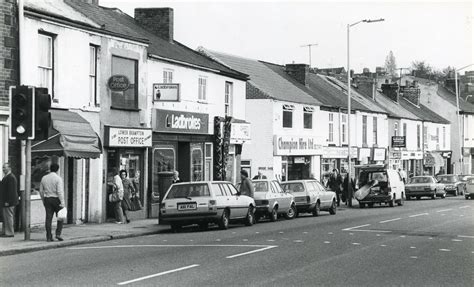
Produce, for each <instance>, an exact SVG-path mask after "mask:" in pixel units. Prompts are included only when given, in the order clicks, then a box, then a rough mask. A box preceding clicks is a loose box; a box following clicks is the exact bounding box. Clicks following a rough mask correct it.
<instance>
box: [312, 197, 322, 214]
mask: <svg viewBox="0 0 474 287" xmlns="http://www.w3.org/2000/svg"><path fill="white" fill-rule="evenodd" d="M320 212H321V204H320V203H319V201H318V202H316V205H315V206H314V210H313V216H319V213H320Z"/></svg>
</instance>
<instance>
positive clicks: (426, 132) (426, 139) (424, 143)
mask: <svg viewBox="0 0 474 287" xmlns="http://www.w3.org/2000/svg"><path fill="white" fill-rule="evenodd" d="M423 146H424V148H425V149H427V148H428V127H425V126H424V127H423Z"/></svg>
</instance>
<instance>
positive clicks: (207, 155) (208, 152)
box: [204, 143, 213, 181]
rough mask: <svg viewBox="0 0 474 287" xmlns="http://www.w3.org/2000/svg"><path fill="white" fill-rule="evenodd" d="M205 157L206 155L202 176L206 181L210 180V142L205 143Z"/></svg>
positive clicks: (211, 167)
mask: <svg viewBox="0 0 474 287" xmlns="http://www.w3.org/2000/svg"><path fill="white" fill-rule="evenodd" d="M205 157H206V165H205V169H206V170H205V171H204V176H205V180H206V181H210V180H212V179H213V178H212V170H213V166H212V143H206V144H205Z"/></svg>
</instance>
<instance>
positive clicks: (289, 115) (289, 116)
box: [283, 105, 295, 128]
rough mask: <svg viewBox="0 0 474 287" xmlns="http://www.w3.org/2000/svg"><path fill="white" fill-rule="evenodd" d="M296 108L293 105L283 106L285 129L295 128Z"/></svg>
mask: <svg viewBox="0 0 474 287" xmlns="http://www.w3.org/2000/svg"><path fill="white" fill-rule="evenodd" d="M294 109H295V107H294V106H293V105H283V127H284V128H292V127H293V110H294Z"/></svg>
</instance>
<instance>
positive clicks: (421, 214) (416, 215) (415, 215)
mask: <svg viewBox="0 0 474 287" xmlns="http://www.w3.org/2000/svg"><path fill="white" fill-rule="evenodd" d="M423 215H428V213H420V214H414V215H410V216H408V217H412V218H413V217H418V216H423Z"/></svg>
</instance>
